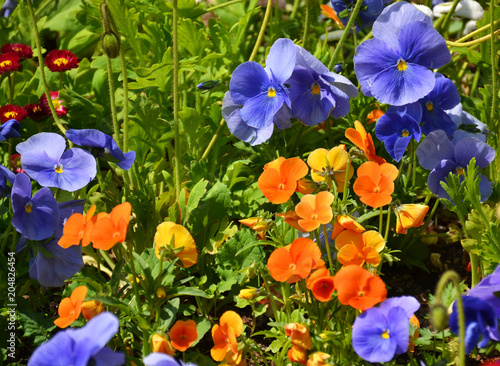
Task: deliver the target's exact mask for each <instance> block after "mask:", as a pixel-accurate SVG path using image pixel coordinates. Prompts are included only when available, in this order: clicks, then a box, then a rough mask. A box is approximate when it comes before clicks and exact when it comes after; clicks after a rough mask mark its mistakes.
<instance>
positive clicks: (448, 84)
mask: <svg viewBox="0 0 500 366" xmlns="http://www.w3.org/2000/svg"><path fill="white" fill-rule="evenodd" d="M435 76H436V84H435V86H434V89H432V91H431V92H430V93H429V94H427V95H426V96H425V97H423V98H422V99H420V100H419V103H420V105H421V106H422V121H421V127H422V132H423V133H424V134H425V135H428V134H429V133H431V132H432V131H435V130H443V131H444V132H446V134H447V135H448V137H451V136H452V135H453V132H455V130H456V129H457V125H456V124H455V122H454V121H453V119H452V118H451V117H450V116H449V115H448V113H447V112H446V111H447V110H449V109H453V108H454V107H456V106H457V105H458V104H459V103H460V94H458V90H457V87H456V86H455V84H454V83H453V81H451V80H450V79H448V78H445V77H444V76H443V75H442V74H439V73H436V74H435Z"/></svg>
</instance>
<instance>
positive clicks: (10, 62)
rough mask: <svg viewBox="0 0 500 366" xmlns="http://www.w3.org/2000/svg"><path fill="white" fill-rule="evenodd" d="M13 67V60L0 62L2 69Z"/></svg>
mask: <svg viewBox="0 0 500 366" xmlns="http://www.w3.org/2000/svg"><path fill="white" fill-rule="evenodd" d="M11 65H12V61H11V60H5V61H2V62H0V67H7V66H11Z"/></svg>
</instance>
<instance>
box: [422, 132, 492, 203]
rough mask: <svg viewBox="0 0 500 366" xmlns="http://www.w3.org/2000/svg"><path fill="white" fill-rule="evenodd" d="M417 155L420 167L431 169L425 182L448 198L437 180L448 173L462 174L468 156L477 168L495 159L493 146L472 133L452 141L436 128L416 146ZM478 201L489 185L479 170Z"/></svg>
mask: <svg viewBox="0 0 500 366" xmlns="http://www.w3.org/2000/svg"><path fill="white" fill-rule="evenodd" d="M417 157H418V161H419V163H420V165H421V166H422V167H423V168H424V169H428V170H432V171H431V172H430V174H429V177H428V179H427V185H428V186H429V189H430V190H431V192H432V193H434V194H435V195H437V196H439V197H440V198H446V199H450V197H449V196H448V194H447V193H446V192H445V190H444V188H443V187H441V184H440V182H445V181H446V178H447V177H448V174H449V173H451V172H452V173H455V174H458V175H460V176H461V177H460V178H461V179H463V174H464V172H465V169H466V168H467V165H469V163H470V161H471V159H472V158H475V159H476V166H477V167H478V169H482V168H486V167H487V166H488V165H490V163H491V162H492V161H493V159H495V150H494V149H493V148H492V147H491V146H489V145H488V144H486V143H484V142H483V141H481V140H478V139H476V138H473V137H469V138H464V139H462V140H459V141H458V142H456V143H455V141H453V142H451V141H450V140H448V137H447V135H446V132H444V131H442V130H437V131H434V132H431V133H430V134H429V135H427V136H426V138H425V139H424V141H423V142H421V143H420V145H419V146H418V148H417ZM480 177H481V182H480V183H479V190H480V191H481V201H485V200H486V199H488V197H489V196H490V195H491V192H492V188H491V183H490V182H489V181H488V179H487V178H486V177H485V176H484V175H483V174H480Z"/></svg>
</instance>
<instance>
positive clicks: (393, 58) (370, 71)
mask: <svg viewBox="0 0 500 366" xmlns="http://www.w3.org/2000/svg"><path fill="white" fill-rule="evenodd" d="M373 36H374V38H373V39H369V40H367V41H365V42H363V43H361V44H360V45H359V46H358V48H357V49H356V55H355V56H354V70H355V72H356V76H357V78H358V80H359V83H360V84H361V90H362V91H363V93H364V94H365V95H367V96H374V97H375V98H377V99H378V100H379V101H380V102H381V103H387V104H391V105H396V106H400V105H405V104H410V103H413V102H416V101H418V100H419V99H420V98H423V97H425V96H426V95H427V94H429V93H430V92H431V91H432V89H434V85H435V77H434V73H433V72H432V71H431V70H429V68H438V67H441V66H443V65H445V64H446V63H448V62H449V61H450V59H451V56H450V52H449V51H448V48H447V47H446V41H445V40H444V38H443V37H442V36H441V35H440V34H439V33H438V31H436V30H435V29H434V27H433V26H432V20H431V18H429V17H428V16H427V15H425V14H424V13H422V12H421V11H420V10H418V9H417V8H415V7H414V6H413V5H411V4H409V3H407V2H404V1H403V2H398V3H395V4H392V5H390V6H388V7H387V8H385V9H384V10H383V11H382V13H381V14H380V16H379V17H378V18H377V20H376V21H375V23H374V24H373Z"/></svg>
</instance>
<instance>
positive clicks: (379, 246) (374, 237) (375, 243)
mask: <svg viewBox="0 0 500 366" xmlns="http://www.w3.org/2000/svg"><path fill="white" fill-rule="evenodd" d="M361 235H362V236H363V242H364V246H365V247H371V248H373V249H375V250H376V251H377V253H380V252H381V251H382V250H383V249H384V248H385V240H384V238H383V237H382V235H380V233H379V232H378V231H375V230H369V231H365V232H364V233H363V234H361Z"/></svg>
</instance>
